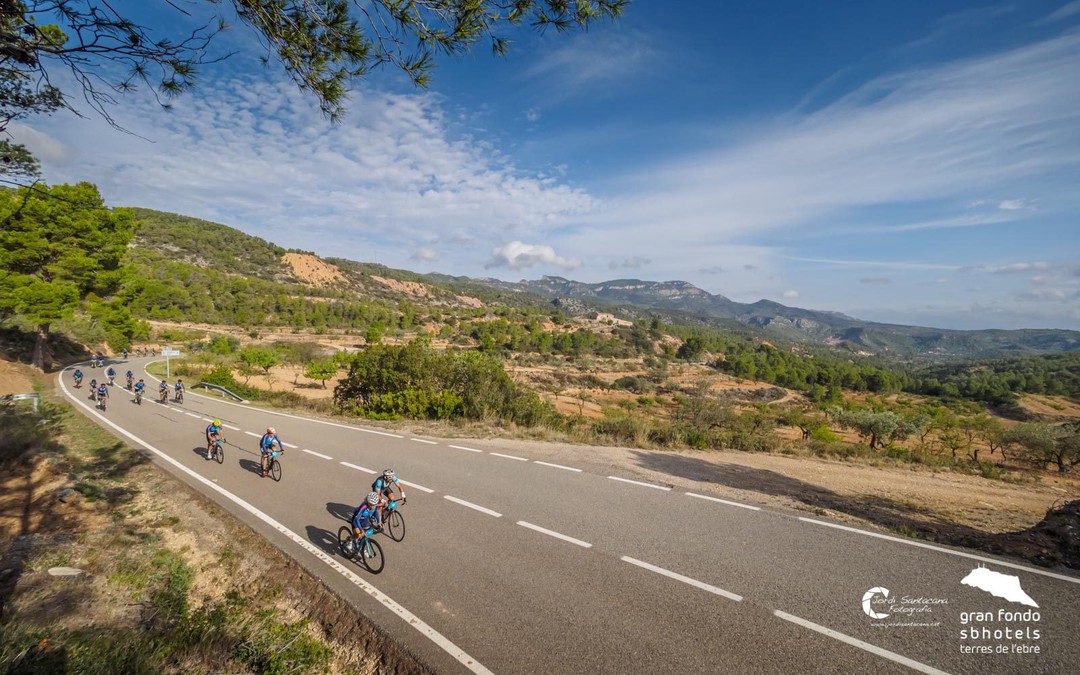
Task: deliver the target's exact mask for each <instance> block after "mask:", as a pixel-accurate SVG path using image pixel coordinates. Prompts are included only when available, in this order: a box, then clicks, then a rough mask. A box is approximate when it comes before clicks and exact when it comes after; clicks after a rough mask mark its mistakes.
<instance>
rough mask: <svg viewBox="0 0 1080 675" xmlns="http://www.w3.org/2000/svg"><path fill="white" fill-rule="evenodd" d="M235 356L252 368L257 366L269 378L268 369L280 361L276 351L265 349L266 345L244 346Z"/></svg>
mask: <svg viewBox="0 0 1080 675" xmlns="http://www.w3.org/2000/svg"><path fill="white" fill-rule="evenodd" d="M237 356H238V357H239V358H240V361H241V363H244V364H246V365H247V366H249V367H250V368H252V369H254V368H258V369H260V370H262V371H263V375H264V376H265V377H266V378H267V379H269V378H270V369H271V368H273V367H274V366H276V365H278V364H280V363H281V359H279V358H278V355H277V353H276V352H274V350H273V349H267V348H266V347H244V348H243V349H241V350H240V353H239V354H238V355H237Z"/></svg>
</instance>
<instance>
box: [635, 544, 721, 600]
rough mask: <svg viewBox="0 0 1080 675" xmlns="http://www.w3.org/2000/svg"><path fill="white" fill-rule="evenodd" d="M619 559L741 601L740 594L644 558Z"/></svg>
mask: <svg viewBox="0 0 1080 675" xmlns="http://www.w3.org/2000/svg"><path fill="white" fill-rule="evenodd" d="M620 560H622V561H623V562H628V563H630V564H631V565H637V566H638V567H640V568H642V569H647V570H649V571H650V572H656V573H657V574H663V575H664V576H665V577H668V578H671V579H674V580H676V581H681V582H683V583H684V584H690V585H691V586H694V587H696V588H700V589H701V590H703V591H708V592H710V593H714V594H716V595H721V596H723V597H725V598H728V599H729V600H734V601H735V602H742V596H741V595H735V594H734V593H732V592H730V591H725V590H724V589H722V588H717V587H716V586H712V585H710V584H707V583H705V582H704V581H698V580H697V579H691V578H690V577H687V576H683V575H682V574H679V573H678V572H672V571H671V570H666V569H664V568H663V567H657V566H656V565H650V564H649V563H647V562H645V561H644V560H638V559H636V558H631V557H630V556H627V555H624V556H623V557H622V558H620Z"/></svg>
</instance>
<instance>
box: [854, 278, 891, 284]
mask: <svg viewBox="0 0 1080 675" xmlns="http://www.w3.org/2000/svg"><path fill="white" fill-rule="evenodd" d="M859 283H860V284H868V285H869V284H891V283H892V279H890V278H889V277H863V278H862V279H859Z"/></svg>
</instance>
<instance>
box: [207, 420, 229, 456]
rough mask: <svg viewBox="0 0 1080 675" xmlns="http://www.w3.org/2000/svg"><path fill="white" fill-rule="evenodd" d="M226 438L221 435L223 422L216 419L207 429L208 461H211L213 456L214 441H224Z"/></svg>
mask: <svg viewBox="0 0 1080 675" xmlns="http://www.w3.org/2000/svg"><path fill="white" fill-rule="evenodd" d="M224 440H225V438H224V437H223V436H222V435H221V420H219V419H215V420H214V421H213V422H211V423H210V426H208V427H206V459H208V460H209V459H210V458H211V457H212V456H213V448H214V441H224Z"/></svg>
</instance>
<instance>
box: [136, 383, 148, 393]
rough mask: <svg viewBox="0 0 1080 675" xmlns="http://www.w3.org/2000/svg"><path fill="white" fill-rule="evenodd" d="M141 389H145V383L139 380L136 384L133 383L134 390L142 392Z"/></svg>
mask: <svg viewBox="0 0 1080 675" xmlns="http://www.w3.org/2000/svg"><path fill="white" fill-rule="evenodd" d="M143 389H146V385H145V384H143V383H142V382H139V383H138V384H136V385H135V391H137V392H139V393H142V390H143Z"/></svg>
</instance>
